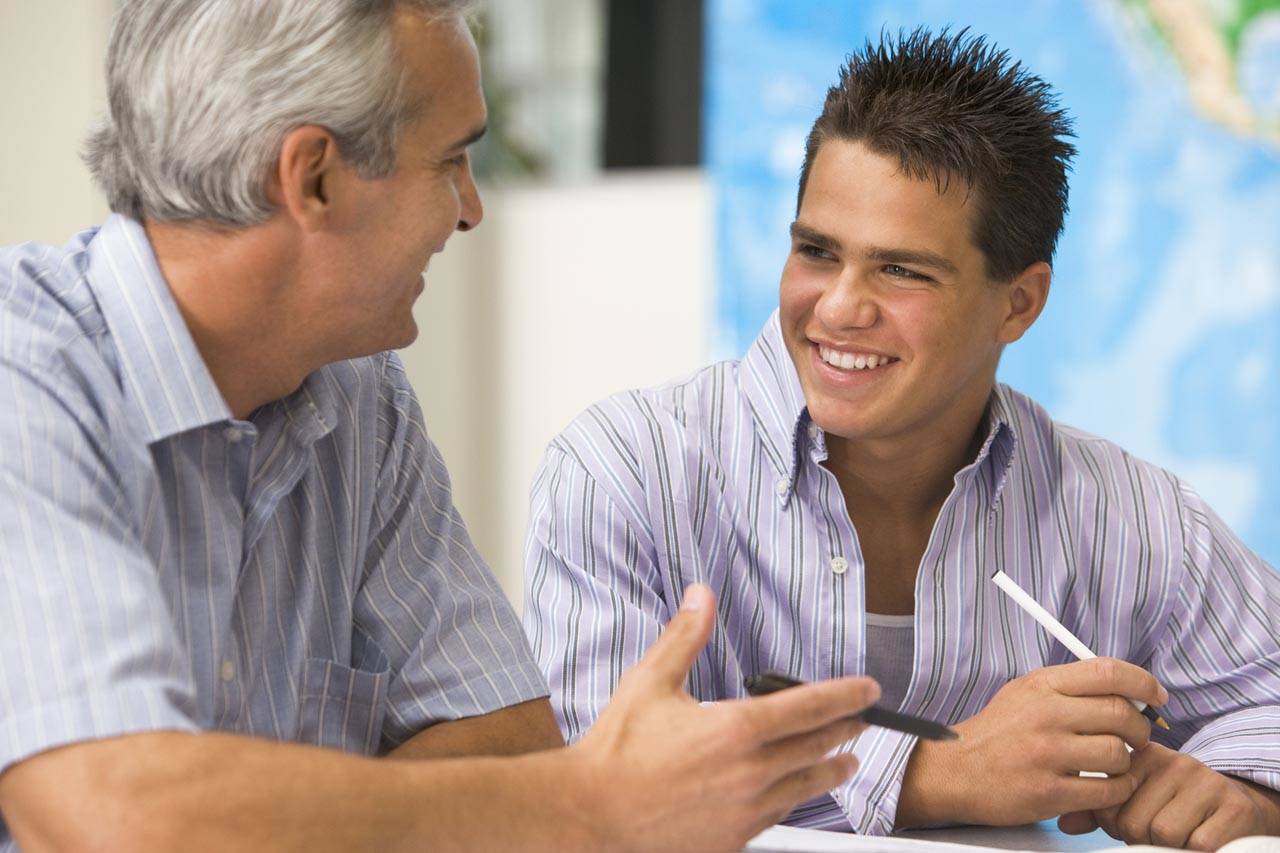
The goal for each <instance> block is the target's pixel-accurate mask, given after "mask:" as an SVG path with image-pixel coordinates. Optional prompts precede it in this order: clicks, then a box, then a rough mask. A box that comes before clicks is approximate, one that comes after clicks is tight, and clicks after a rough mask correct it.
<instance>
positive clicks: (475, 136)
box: [445, 124, 489, 151]
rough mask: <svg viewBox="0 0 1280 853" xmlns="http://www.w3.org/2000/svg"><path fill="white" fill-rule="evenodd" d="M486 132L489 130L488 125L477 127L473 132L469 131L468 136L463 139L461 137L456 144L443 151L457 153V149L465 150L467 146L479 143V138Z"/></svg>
mask: <svg viewBox="0 0 1280 853" xmlns="http://www.w3.org/2000/svg"><path fill="white" fill-rule="evenodd" d="M488 130H489V125H487V124H482V125H480V126H479V127H477V128H476V129H475V130H473V131H471V132H470V133H468V134H467V135H466V136H465V137H463V138H462V139H459V140H458V141H457V142H455V143H453V144H452V145H450V146H449V147H448V148H447V149H445V150H447V151H457V150H459V149H461V148H466V147H467V146H469V145H472V144H473V143H476V142H479V141H480V138H481V137H482V136H484V135H485V133H486V132H487V131H488Z"/></svg>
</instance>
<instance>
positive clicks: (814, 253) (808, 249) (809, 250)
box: [796, 243, 833, 261]
mask: <svg viewBox="0 0 1280 853" xmlns="http://www.w3.org/2000/svg"><path fill="white" fill-rule="evenodd" d="M796 251H797V252H799V253H800V254H802V255H804V256H805V257H806V258H813V259H815V260H822V261H829V260H831V259H832V257H833V256H832V254H831V253H830V252H828V251H827V250H826V249H823V248H820V247H818V246H815V245H813V244H812V243H801V244H800V245H799V246H797V247H796Z"/></svg>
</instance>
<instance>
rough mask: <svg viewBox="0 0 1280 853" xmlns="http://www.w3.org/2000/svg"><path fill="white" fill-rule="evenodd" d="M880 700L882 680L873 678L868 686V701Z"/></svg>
mask: <svg viewBox="0 0 1280 853" xmlns="http://www.w3.org/2000/svg"><path fill="white" fill-rule="evenodd" d="M879 700H880V682H878V681H875V680H874V679H872V680H871V684H870V686H868V687H867V701H868V702H878V701H879Z"/></svg>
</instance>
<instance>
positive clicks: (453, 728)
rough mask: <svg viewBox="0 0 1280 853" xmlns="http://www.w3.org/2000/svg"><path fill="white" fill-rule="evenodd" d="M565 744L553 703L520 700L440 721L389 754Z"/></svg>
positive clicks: (511, 750) (512, 751) (510, 750)
mask: <svg viewBox="0 0 1280 853" xmlns="http://www.w3.org/2000/svg"><path fill="white" fill-rule="evenodd" d="M561 746H564V738H562V737H561V735H560V727H559V726H558V725H556V718H555V714H554V713H552V711H551V703H550V702H549V701H547V700H546V699H545V698H544V699H534V700H532V701H529V702H521V703H520V704H518V705H511V706H510V707H507V708H502V709H500V710H497V711H494V712H493V713H490V714H481V715H479V716H476V717H466V718H464V719H461V720H452V721H450V722H445V723H437V724H435V725H434V726H431V727H430V728H428V729H424V730H423V731H421V732H419V733H418V734H417V735H415V736H414V737H413V738H411V739H409V740H408V741H405V742H404V743H403V744H401V745H400V746H399V747H397V748H396V749H395V750H393V751H392V752H390V753H389V754H388V755H387V757H388V758H396V759H411V760H416V759H428V758H459V757H465V756H479V755H522V754H524V753H528V752H537V751H538V750H543V749H554V748H556V747H561Z"/></svg>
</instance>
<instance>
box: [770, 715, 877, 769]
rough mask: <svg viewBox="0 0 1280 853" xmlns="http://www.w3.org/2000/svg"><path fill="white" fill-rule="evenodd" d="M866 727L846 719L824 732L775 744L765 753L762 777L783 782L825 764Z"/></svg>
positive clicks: (832, 724) (834, 723) (803, 735)
mask: <svg viewBox="0 0 1280 853" xmlns="http://www.w3.org/2000/svg"><path fill="white" fill-rule="evenodd" d="M865 728H866V724H865V723H863V722H861V721H859V720H854V719H848V718H842V719H839V720H836V721H835V722H833V723H829V724H828V725H826V726H823V727H822V728H820V729H817V730H816V731H812V732H805V733H804V734H798V735H792V736H791V737H788V738H783V739H782V740H777V741H774V742H773V743H770V744H768V745H766V746H765V747H764V749H763V750H762V751H761V759H760V762H761V767H762V770H761V774H762V776H763V777H764V778H767V779H780V778H782V777H783V776H789V775H790V774H792V773H794V772H796V771H797V770H802V769H804V768H805V767H808V766H810V765H812V764H816V763H818V762H819V761H821V760H822V759H823V758H824V757H825V756H826V755H827V753H829V752H831V750H833V749H836V748H837V747H839V746H842V745H844V744H846V743H848V742H849V741H851V740H853V739H854V738H855V737H857V736H858V734H859V733H860V732H862V731H863V730H864V729H865Z"/></svg>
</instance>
